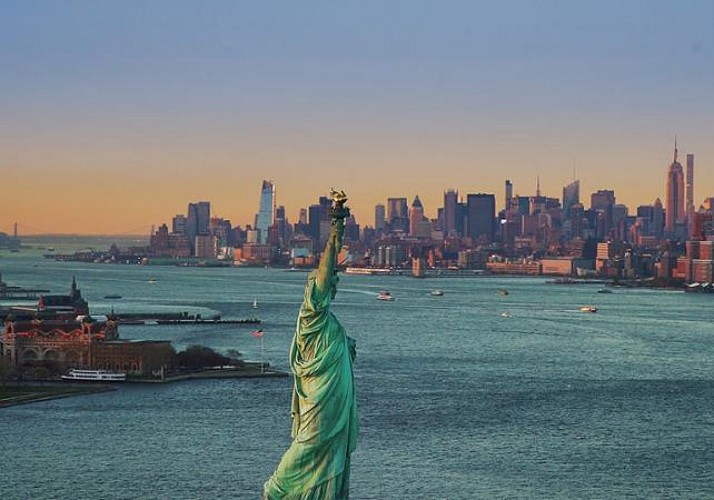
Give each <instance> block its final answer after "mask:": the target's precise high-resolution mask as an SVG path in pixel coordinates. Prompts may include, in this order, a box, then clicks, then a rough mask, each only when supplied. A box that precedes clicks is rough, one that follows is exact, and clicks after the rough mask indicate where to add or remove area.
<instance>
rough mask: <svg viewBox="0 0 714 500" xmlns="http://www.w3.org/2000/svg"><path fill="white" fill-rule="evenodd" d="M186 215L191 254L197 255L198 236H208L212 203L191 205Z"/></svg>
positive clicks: (201, 202) (203, 202)
mask: <svg viewBox="0 0 714 500" xmlns="http://www.w3.org/2000/svg"><path fill="white" fill-rule="evenodd" d="M186 215H187V216H186V237H187V238H188V243H189V245H190V246H191V253H192V255H195V251H196V236H205V235H207V234H208V227H209V224H210V221H211V203H210V202H208V201H199V202H198V203H189V204H188V213H187V214H186Z"/></svg>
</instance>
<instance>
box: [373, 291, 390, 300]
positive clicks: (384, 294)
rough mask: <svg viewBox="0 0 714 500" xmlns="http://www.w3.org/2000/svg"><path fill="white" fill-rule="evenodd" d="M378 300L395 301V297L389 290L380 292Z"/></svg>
mask: <svg viewBox="0 0 714 500" xmlns="http://www.w3.org/2000/svg"><path fill="white" fill-rule="evenodd" d="M377 300H388V301H391V300H394V297H392V294H391V293H389V290H380V291H379V293H378V294H377Z"/></svg>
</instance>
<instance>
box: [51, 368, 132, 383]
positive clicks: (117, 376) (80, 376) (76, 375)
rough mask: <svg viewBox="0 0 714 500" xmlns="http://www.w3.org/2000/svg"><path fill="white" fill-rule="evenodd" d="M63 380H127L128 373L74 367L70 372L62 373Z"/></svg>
mask: <svg viewBox="0 0 714 500" xmlns="http://www.w3.org/2000/svg"><path fill="white" fill-rule="evenodd" d="M62 380H69V381H72V382H126V373H125V372H112V371H108V370H77V369H72V370H70V371H69V374H67V375H62Z"/></svg>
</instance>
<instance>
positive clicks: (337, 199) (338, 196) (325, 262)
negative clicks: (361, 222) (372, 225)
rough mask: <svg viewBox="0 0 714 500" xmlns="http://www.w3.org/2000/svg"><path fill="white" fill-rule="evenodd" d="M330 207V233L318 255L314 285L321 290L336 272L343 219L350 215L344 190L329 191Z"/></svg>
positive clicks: (342, 235) (343, 229)
mask: <svg viewBox="0 0 714 500" xmlns="http://www.w3.org/2000/svg"><path fill="white" fill-rule="evenodd" d="M330 197H331V198H332V203H333V205H332V207H330V234H329V236H328V238H327V244H326V245H325V251H324V252H323V253H322V256H321V257H320V265H319V267H318V268H317V282H316V285H317V287H318V288H319V289H320V291H321V292H326V291H328V290H329V288H330V286H331V284H332V283H333V280H334V275H335V273H336V272H337V255H338V254H339V253H340V250H341V249H342V240H343V237H344V234H345V219H346V218H347V217H349V216H350V209H349V208H347V207H346V206H345V203H346V202H347V195H345V192H344V191H335V190H334V189H333V190H332V191H331V192H330Z"/></svg>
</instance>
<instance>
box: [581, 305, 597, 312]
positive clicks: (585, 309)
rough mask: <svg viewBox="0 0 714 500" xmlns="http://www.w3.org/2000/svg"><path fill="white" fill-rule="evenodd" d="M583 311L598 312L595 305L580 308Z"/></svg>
mask: <svg viewBox="0 0 714 500" xmlns="http://www.w3.org/2000/svg"><path fill="white" fill-rule="evenodd" d="M580 310H581V311H582V312H586V313H596V312H597V307H595V306H583V307H581V308H580Z"/></svg>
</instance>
